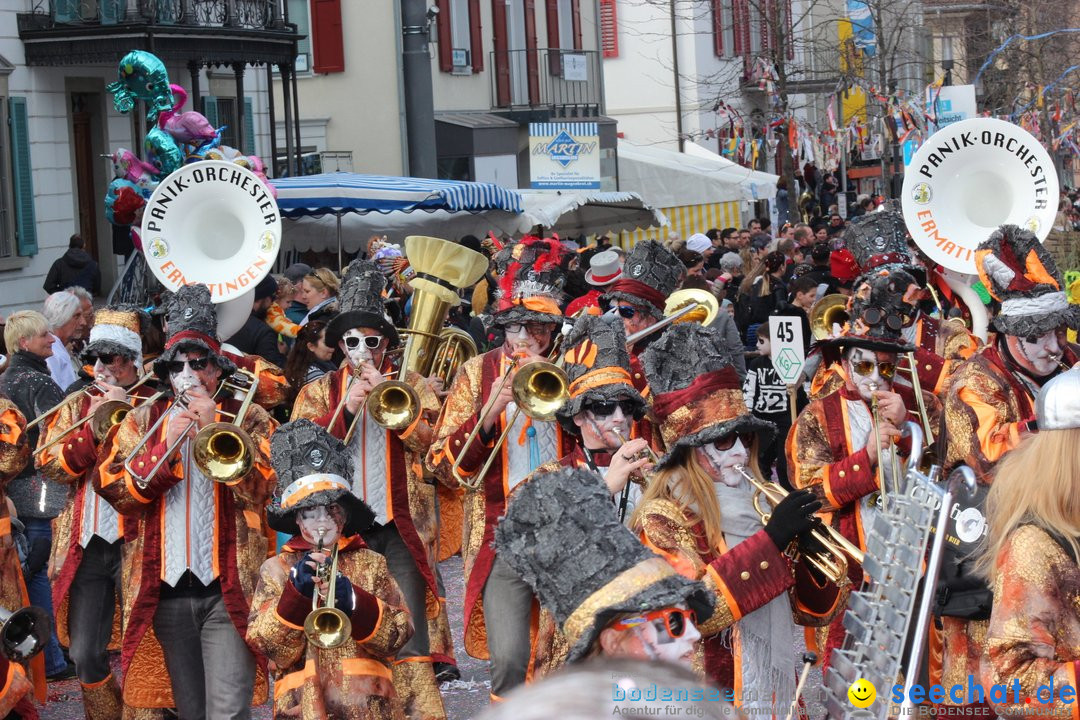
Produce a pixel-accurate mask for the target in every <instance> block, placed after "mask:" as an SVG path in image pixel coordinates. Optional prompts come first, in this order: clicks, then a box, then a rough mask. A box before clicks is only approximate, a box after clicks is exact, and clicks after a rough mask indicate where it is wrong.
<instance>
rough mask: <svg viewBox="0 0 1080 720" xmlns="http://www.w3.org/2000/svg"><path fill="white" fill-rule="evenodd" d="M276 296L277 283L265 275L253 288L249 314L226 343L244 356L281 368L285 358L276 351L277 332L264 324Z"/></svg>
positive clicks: (271, 277)
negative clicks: (257, 357)
mask: <svg viewBox="0 0 1080 720" xmlns="http://www.w3.org/2000/svg"><path fill="white" fill-rule="evenodd" d="M276 294H277V281H276V280H274V277H273V276H272V275H267V276H266V277H264V278H263V279H262V280H261V281H260V282H259V284H258V285H256V286H255V303H254V304H253V305H252V306H251V314H250V315H248V319H247V320H245V321H244V324H243V325H242V326H241V327H240V329H239V330H237V331H236V333H235V334H234V335H233V336H232V337H231V338H229V339H228V342H229V344H231V345H233V346H234V347H236V348H237V349H239V350H240V351H241V352H242V353H244V354H245V355H258V356H259V357H261V358H262V359H263V360H266V361H267V362H272V363H274V364H275V365H277V366H278V367H282V366H283V365H284V364H285V356H284V355H283V354H282V353H281V351H280V350H279V349H278V337H277V332H275V331H274V329H273V328H272V327H270V325H268V324H267V322H266V313H267V310H269V309H270V306H271V305H273V304H274V296H275V295H276Z"/></svg>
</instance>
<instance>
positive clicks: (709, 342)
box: [641, 323, 776, 468]
mask: <svg viewBox="0 0 1080 720" xmlns="http://www.w3.org/2000/svg"><path fill="white" fill-rule="evenodd" d="M734 352H742V348H741V347H740V348H731V347H729V346H728V345H727V344H726V343H725V342H724V338H723V337H722V336H721V335H720V334H719V333H718V332H717V331H716V330H715V329H714V328H711V327H702V326H701V325H699V324H697V323H681V324H678V325H672V326H671V327H669V328H668V329H667V330H666V331H665V332H664V334H663V335H661V336H660V338H659V339H658V340H657V341H655V342H653V343H652V344H651V345H649V347H648V348H647V349H646V350H645V352H644V353H643V354H642V359H641V364H642V366H643V367H644V369H645V377H646V379H648V381H649V389H650V391H651V393H652V396H653V404H652V410H651V413H652V416H653V418H654V420H655V421H656V424H657V426H658V427H659V429H660V435H661V437H663V439H664V446H665V447H667V449H668V452H667V454H666V455H664V456H663V457H662V458H660V462H658V463H657V467H658V468H663V467H665V466H667V465H668V464H670V463H671V462H672V461H673V460H674V459H675V456H676V455H677V454H678V451H679V450H680V449H681V448H694V447H701V446H703V445H708V444H709V443H711V442H713V441H715V440H718V439H719V438H721V437H723V436H725V435H729V434H731V433H733V432H754V433H761V434H763V435H764V436H765V437H764V439H763V442H766V441H767V440H768V439H769V438H770V437H771V436H772V434H773V433H774V432H776V426H775V425H773V424H772V423H771V422H767V421H765V420H761V419H759V418H757V417H754V416H753V415H752V414H750V411H749V410H748V409H747V407H746V401H745V400H743V394H742V381H741V380H740V379H739V374H738V372H737V371H736V370H735V366H734V365H733V364H732V357H733V353H734Z"/></svg>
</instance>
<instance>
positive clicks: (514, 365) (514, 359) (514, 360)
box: [450, 353, 521, 490]
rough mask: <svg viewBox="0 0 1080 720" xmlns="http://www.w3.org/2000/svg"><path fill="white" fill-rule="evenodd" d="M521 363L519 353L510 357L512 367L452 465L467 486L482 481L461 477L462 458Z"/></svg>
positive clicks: (507, 371)
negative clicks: (459, 469) (471, 480)
mask: <svg viewBox="0 0 1080 720" xmlns="http://www.w3.org/2000/svg"><path fill="white" fill-rule="evenodd" d="M520 363H521V358H520V357H519V356H518V354H517V353H515V354H514V356H513V357H512V358H511V359H510V367H508V368H507V369H506V374H505V375H503V376H502V379H500V380H499V384H498V385H497V386H495V389H494V390H492V392H491V394H490V395H489V396H488V402H487V404H485V406H484V407H482V408H480V414H479V415H478V416H477V418H476V425H474V426H473V429H472V431H471V432H470V433H469V434H468V435H467V436H466V437H465V442H464V443H463V444H462V445H461V450H460V451H458V455H457V458H456V459H455V460H454V464H453V465H451V466H450V472H452V473H453V474H454V475H455V476H456V477H457V479H458V482H460V483H461V484H462V485H464V486H465V487H467V488H470V489H472V490H475V489H476V488H478V487H479V486H480V481H479V480H477V481H476V484H475V485H474V484H470V483H469V482H467V481H466V480H465V478H463V477H461V474H460V473H459V472H458V468H459V467H461V459H462V458H463V457H465V454H466V453H468V452H469V448H471V447H472V444H473V443H474V442H476V438H477V436H478V435H479V434H480V428H482V427H483V426H484V422H485V421H486V420H487V416H488V413H489V412H490V411H491V406H492V405H493V404H494V402H495V398H497V397H498V396H499V395H500V394H502V391H503V388H505V387H506V383H508V382H510V381H511V380H512V379H513V377H514V371H515V370H517V367H518V364H520Z"/></svg>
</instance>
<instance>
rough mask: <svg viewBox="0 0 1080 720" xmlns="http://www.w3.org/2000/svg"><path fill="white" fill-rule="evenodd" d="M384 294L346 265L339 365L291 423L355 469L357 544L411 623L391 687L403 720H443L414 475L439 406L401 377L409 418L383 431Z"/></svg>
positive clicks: (366, 274) (426, 526)
mask: <svg viewBox="0 0 1080 720" xmlns="http://www.w3.org/2000/svg"><path fill="white" fill-rule="evenodd" d="M385 286H386V281H385V279H384V277H383V275H382V273H381V272H380V271H379V269H378V268H377V267H376V266H375V265H374V264H372V263H370V262H367V261H366V260H355V261H353V262H352V263H351V264H350V265H349V269H348V271H347V273H346V275H345V278H344V279H343V281H342V285H341V295H340V303H341V304H340V307H341V310H340V312H339V313H338V314H337V315H336V316H335V317H334V318H333V319H332V320H331V321H330V324H329V325H328V326H327V328H326V344H327V345H329V346H331V347H337V348H338V349H339V351H340V352H341V354H342V355H343V356H344V358H345V361H344V362H343V363H342V365H341V367H340V368H338V369H337V370H335V371H333V372H330V373H327V374H326V375H323V376H322V377H320V378H319V379H317V380H315V381H314V382H311V383H308V384H307V385H306V386H304V388H303V389H301V390H300V393H299V394H298V395H297V398H296V403H295V405H294V406H293V412H292V419H293V420H299V419H307V420H311V421H312V422H313V423H315V424H316V425H319V426H320V427H323V428H325V429H326V430H327V431H328V432H329V433H330V434H331V435H333V436H334V437H335V438H337V439H339V440H342V441H344V442H346V444H347V446H348V447H349V449H350V453H352V457H353V458H354V459H355V464H354V466H353V474H352V475H350V476H349V478H348V479H349V482H350V483H351V488H352V492H353V494H354V495H355V496H356V497H357V498H359V499H360V500H363V501H364V502H365V503H367V505H368V506H369V507H370V508H371V509H372V511H374V513H375V521H374V523H373V524H370V527H366V528H364V532H363V533H362V535H363V538H364V542H366V543H367V546H368V547H369V548H371V549H372V550H374V551H376V552H378V553H381V554H382V555H383V556H385V557H386V562H387V565H388V566H389V568H390V574H391V575H392V576H393V578H394V580H395V581H396V582H397V584H398V586H399V587H400V588H401V592H402V595H403V596H404V598H405V604H406V605H407V606H408V608H409V612H410V613H411V614H412V616H413V625H414V632H413V633H412V637H411V638H410V639H409V640H408V642H406V643H405V644H404V646H403V647H402V648H401V650H400V652H398V660H397V662H395V663H394V665H393V673H394V684H395V686H396V687H397V692H398V695H399V696H401V698H402V704H403V705H404V707H405V712H406V715H407V716H408V717H409V718H411V719H412V720H438V719H439V718H443V717H445V716H446V711H445V709H444V707H443V703H442V696H441V695H440V694H439V688H438V683H437V682H436V680H435V671H434V667H433V660H432V657H431V641H430V634H429V632H428V622H427V618H429V617H435V616H437V614H438V612H439V609H440V600H439V592H438V586H437V584H436V582H435V574H434V571H433V567H434V565H435V558H434V556H433V555H434V553H433V547H432V546H433V543H429V542H428V539H429V538H432V537H434V536H435V534H436V533H437V530H436V527H435V517H436V516H435V505H434V502H435V500H434V498H435V493H434V487H433V486H432V485H430V484H428V483H426V482H425V481H424V477H423V474H422V472H421V471H420V469H421V467H422V463H423V457H424V453H425V452H426V451H427V449H428V447H429V446H430V445H431V440H432V424H433V423H434V421H435V418H436V416H437V415H438V412H439V402H438V399H437V398H436V396H435V394H434V393H433V391H432V390H431V387H430V386H429V385H428V383H427V381H426V380H425V379H424V378H423V377H422V376H420V375H419V374H417V373H415V372H411V371H407V372H406V374H405V375H404V383H406V384H407V385H408V387H409V388H411V390H412V395H411V399H409V400H408V401H407V403H408V405H409V407H408V409H407V410H403V411H402V412H401V413H400V415H402V416H404V418H405V419H403V420H401V421H400V422H393V423H390V424H387V423H388V419H387V417H385V415H386V414H387V413H386V411H387V409H388V408H387V406H386V405H387V403H388V401H387V400H386V398H385V397H384V398H379V397H377V395H376V394H373V391H374V390H375V389H376V388H378V387H379V386H380V385H382V384H383V383H384V381H387V380H388V377H387V376H392V375H393V374H392V373H390V372H388V370H389V368H390V366H389V363H388V359H389V351H392V350H394V349H395V348H396V347H397V346H398V344H399V339H398V333H397V330H396V329H395V328H394V326H393V324H392V323H391V322H390V319H389V318H388V317H387V316H386V312H385V309H384V305H383V291H384V288H385ZM384 372H385V373H386V374H385V375H384ZM404 396H405V393H398V392H397V391H395V393H394V397H402V398H403V397H404ZM390 425H393V427H391V426H390Z"/></svg>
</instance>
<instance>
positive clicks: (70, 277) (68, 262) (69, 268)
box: [42, 233, 101, 295]
mask: <svg viewBox="0 0 1080 720" xmlns="http://www.w3.org/2000/svg"><path fill="white" fill-rule="evenodd" d="M85 247H86V243H85V242H83V239H82V236H81V235H79V234H78V233H76V234H74V235H72V236H71V239H70V240H68V249H67V252H65V253H64V254H63V255H61V256H60V257H59V258H57V259H56V261H55V262H53V264H52V267H50V268H49V273H48V274H47V275H46V276H45V283H44V284H43V285H42V287H43V288H45V292H47V293H49V294H50V295H52V294H53V293H56V292H60V291H61V290H63V289H64V288H67V287H71V286H72V285H78V286H79V287H82V288H86V290H87V291H88V292H90V293H91V294H92V295H100V294H101V269H100V268H99V267H98V264H97V261H96V260H94V258H92V257H91V256H90V253H88V252H86V250H85V249H84V248H85Z"/></svg>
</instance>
